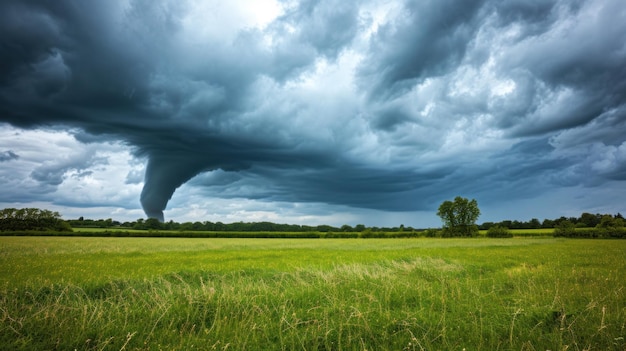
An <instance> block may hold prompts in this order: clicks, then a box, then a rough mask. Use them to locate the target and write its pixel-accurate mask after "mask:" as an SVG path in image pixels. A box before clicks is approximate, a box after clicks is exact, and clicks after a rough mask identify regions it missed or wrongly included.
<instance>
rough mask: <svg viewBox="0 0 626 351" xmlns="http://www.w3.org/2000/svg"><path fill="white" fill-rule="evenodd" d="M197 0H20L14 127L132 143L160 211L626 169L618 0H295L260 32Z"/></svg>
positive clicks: (76, 166) (9, 74)
mask: <svg viewBox="0 0 626 351" xmlns="http://www.w3.org/2000/svg"><path fill="white" fill-rule="evenodd" d="M200 5H202V4H199V3H197V2H193V1H139V0H133V1H125V2H117V1H110V2H109V1H108V2H102V3H97V4H93V3H89V4H87V3H85V2H81V1H71V0H59V1H54V2H49V1H35V0H32V1H20V2H18V1H6V2H3V3H2V4H0V57H2V58H3V64H2V65H1V67H0V121H2V122H8V123H10V124H12V125H14V126H18V127H20V128H57V129H58V128H67V129H68V130H69V131H70V132H71V133H72V134H73V135H75V138H76V139H77V140H79V141H81V142H83V143H95V142H102V141H104V140H119V141H121V142H123V143H125V144H126V145H128V147H129V148H130V149H131V150H133V153H134V154H135V155H136V156H137V157H138V158H141V159H145V160H147V164H146V168H145V176H144V188H143V191H142V193H141V202H142V204H143V207H144V210H145V211H146V213H147V214H148V215H149V216H151V217H157V218H162V217H163V213H162V212H163V210H164V209H165V208H166V206H167V203H168V201H169V199H170V198H171V197H172V195H173V194H174V191H175V190H176V189H177V188H179V187H180V186H181V185H183V184H185V183H187V182H188V181H190V180H191V179H192V178H193V180H192V181H191V182H190V185H191V186H194V187H199V188H201V189H202V192H203V193H205V194H206V196H215V197H221V198H250V199H261V200H266V201H287V202H320V203H328V204H337V205H347V206H354V207H361V208H370V209H383V210H393V211H403V210H407V211H408V210H417V209H430V208H433V206H434V204H436V203H437V202H439V201H440V200H441V199H443V198H447V197H450V196H455V195H458V194H462V195H465V196H476V197H479V198H481V197H482V198H484V199H486V200H487V201H491V203H495V202H497V201H503V200H504V199H511V198H524V197H531V196H537V194H540V193H541V192H542V191H545V189H546V188H547V187H566V186H579V185H580V186H587V187H601V186H602V184H605V183H606V182H609V181H624V180H626V170H625V169H624V166H623V165H624V164H626V162H624V157H625V155H626V146H625V145H626V136H624V134H623V132H620V131H623V130H624V123H626V122H625V121H626V107H625V105H626V68H625V67H626V64H625V63H626V46H625V44H624V40H623V39H624V37H626V21H624V20H623V19H624V18H623V17H624V15H623V14H624V5H623V4H622V3H621V1H618V0H614V1H557V0H553V1H549V0H535V1H517V0H510V1H489V0H483V1H480V0H472V1H463V2H457V1H425V2H410V1H406V2H402V1H398V2H379V1H374V0H372V1H362V2H345V1H335V0H328V1H326V0H320V1H297V2H294V3H283V4H282V6H283V12H282V13H281V14H280V15H278V16H277V17H275V18H274V19H273V20H272V21H271V22H269V23H265V24H263V25H260V26H258V25H254V24H250V23H248V24H245V23H244V24H241V25H240V26H237V23H239V22H238V21H232V20H230V19H229V18H220V16H218V15H217V14H216V13H217V12H215V13H213V12H212V11H214V10H213V9H212V7H208V9H209V10H207V8H206V7H204V8H202V9H201V8H199V7H198V6H200ZM202 11H205V12H202ZM215 11H217V10H215ZM233 23H235V24H233ZM12 150H16V151H15V152H19V153H21V151H20V150H19V149H12ZM13 155H15V157H14V156H13ZM16 155H17V154H15V153H13V151H5V152H4V153H2V154H0V161H10V160H13V159H15V158H16V157H17V156H16ZM85 155H86V154H85ZM91 157H92V158H89V157H86V158H80V157H78V158H75V159H72V160H65V161H63V162H57V163H49V164H43V165H40V166H38V167H36V168H35V169H34V170H33V171H32V172H31V177H32V179H34V180H36V181H38V182H40V183H41V184H46V185H47V186H49V188H47V189H54V187H56V186H59V185H61V184H62V183H63V182H64V181H65V180H66V178H67V177H66V174H67V173H68V172H69V171H75V172H77V174H83V175H84V176H89V175H91V173H89V172H91V170H88V168H89V167H92V166H94V165H95V164H97V163H98V162H99V161H97V160H96V161H94V159H93V157H95V156H94V155H93V154H92V155H91ZM136 173H137V170H132V171H131V172H129V173H128V174H127V175H126V181H125V182H126V184H129V185H132V184H137V183H138V181H139V179H138V177H137V174H136ZM125 174H126V173H125ZM194 177H195V178H194Z"/></svg>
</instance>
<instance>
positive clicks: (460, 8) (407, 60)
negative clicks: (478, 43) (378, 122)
mask: <svg viewBox="0 0 626 351" xmlns="http://www.w3.org/2000/svg"><path fill="white" fill-rule="evenodd" d="M481 5H482V2H481V1H477V0H469V1H463V2H458V1H427V2H406V3H405V8H404V14H403V15H402V16H401V17H400V18H399V19H398V20H397V21H391V22H389V23H387V24H385V25H384V26H383V27H382V28H380V29H379V30H378V32H377V33H376V35H375V37H374V38H373V39H372V41H371V48H370V52H371V55H370V56H369V58H368V59H367V60H366V61H365V63H364V65H363V66H362V68H361V70H362V72H361V75H362V76H363V77H364V78H365V80H364V83H363V85H366V86H371V87H373V89H372V92H371V96H372V97H374V98H375V97H377V96H382V97H389V96H390V95H391V96H394V95H396V94H399V93H402V92H405V91H406V90H407V89H410V88H411V87H412V86H414V85H415V84H419V83H421V82H422V81H423V80H424V79H426V78H428V77H433V76H440V75H443V74H445V73H447V72H448V71H450V70H452V69H454V68H455V67H456V66H457V65H458V64H459V62H460V61H461V60H462V59H463V57H464V55H465V51H466V48H467V45H468V44H469V43H470V42H471V40H472V38H473V36H474V35H475V32H476V30H478V28H479V24H480V23H479V22H478V20H479V18H478V14H479V10H480V8H481ZM372 83H373V84H372Z"/></svg>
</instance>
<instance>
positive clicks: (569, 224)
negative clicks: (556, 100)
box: [0, 197, 625, 237]
mask: <svg viewBox="0 0 626 351" xmlns="http://www.w3.org/2000/svg"><path fill="white" fill-rule="evenodd" d="M437 214H438V215H439V216H440V217H441V218H442V221H443V224H444V225H443V228H442V229H441V230H438V229H416V228H413V227H410V226H406V227H405V226H404V225H400V226H398V227H375V226H373V227H367V226H365V225H364V224H357V225H355V226H351V225H348V224H344V225H342V226H340V227H336V226H330V225H317V226H309V225H299V224H279V223H272V222H234V223H222V222H210V221H202V222H200V221H196V222H184V223H178V222H174V221H172V220H170V221H168V222H165V223H161V222H159V221H158V220H157V219H154V218H148V219H142V218H140V219H137V220H135V221H126V222H120V221H116V220H113V219H111V218H108V219H96V220H94V219H85V218H83V217H80V218H78V219H71V220H63V219H61V215H60V214H59V213H58V212H53V211H49V210H43V209H37V208H22V209H15V208H5V209H2V210H0V231H2V232H20V231H36V232H41V231H57V232H71V231H72V228H111V229H116V230H118V229H134V230H147V231H180V232H199V231H203V232H242V233H243V232H285V233H287V232H291V233H295V232H298V233H307V232H308V233H313V232H317V233H362V234H363V235H360V234H359V235H358V237H377V235H378V236H380V235H382V236H384V235H383V233H396V234H397V236H398V237H403V236H405V235H408V234H409V233H411V235H408V236H443V237H452V236H476V235H477V234H478V230H479V229H482V230H488V235H490V236H510V232H507V230H509V229H540V228H550V229H553V228H555V235H557V236H566V237H580V236H586V237H614V236H615V235H616V234H615V233H617V234H619V235H618V236H624V233H623V232H624V230H625V229H624V217H623V216H622V215H621V214H620V213H618V214H616V215H610V214H591V213H582V214H581V215H580V216H579V217H560V218H556V219H552V220H550V219H544V220H543V221H541V222H540V221H539V220H538V219H536V218H533V219H531V220H529V221H517V220H504V221H500V222H484V223H482V224H480V225H476V224H475V221H476V219H477V218H478V216H479V215H480V210H479V209H478V205H477V203H476V201H475V200H468V199H465V198H461V197H457V198H455V200H454V201H445V202H444V203H442V205H441V206H440V208H439V211H438V213H437ZM584 228H587V229H589V230H586V231H585V230H582V229H584ZM331 236H332V235H331Z"/></svg>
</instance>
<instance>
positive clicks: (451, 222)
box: [437, 196, 480, 237]
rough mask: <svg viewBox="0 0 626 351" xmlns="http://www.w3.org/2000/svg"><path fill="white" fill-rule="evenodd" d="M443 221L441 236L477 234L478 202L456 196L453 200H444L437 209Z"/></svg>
mask: <svg viewBox="0 0 626 351" xmlns="http://www.w3.org/2000/svg"><path fill="white" fill-rule="evenodd" d="M437 216H439V217H441V220H442V221H443V236H446V237H451V236H474V235H477V234H478V227H477V226H476V224H475V223H476V220H477V219H478V216H480V210H479V209H478V203H477V202H476V200H475V199H472V200H471V201H470V200H468V199H466V198H463V197H460V196H457V197H455V198H454V201H444V202H443V203H442V204H441V205H440V206H439V210H438V211H437Z"/></svg>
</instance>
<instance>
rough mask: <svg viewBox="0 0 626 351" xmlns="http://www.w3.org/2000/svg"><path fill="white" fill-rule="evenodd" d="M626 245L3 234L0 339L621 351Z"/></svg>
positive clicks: (13, 346) (121, 345)
mask: <svg viewBox="0 0 626 351" xmlns="http://www.w3.org/2000/svg"><path fill="white" fill-rule="evenodd" d="M625 252H626V241H622V240H582V239H581V240H566V239H557V238H549V237H543V238H541V237H540V238H514V239H485V238H480V239H368V240H355V239H345V240H344V239H336V240H319V239H312V240H310V239H185V238H65V237H0V349H6V350H30V349H38V350H39V349H59V350H74V349H77V350H160V349H163V350H190V349H201V350H226V349H231V350H243V349H246V350H255V349H256V350H296V349H300V350H364V349H368V350H462V349H464V348H465V349H466V350H565V349H567V350H624V349H626V341H625V340H624V338H625V337H626V289H625V287H626V280H625V279H624V276H626V274H625V273H626V259H625V256H624V253H625Z"/></svg>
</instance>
